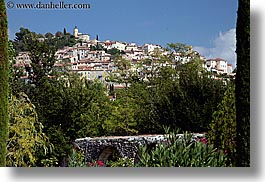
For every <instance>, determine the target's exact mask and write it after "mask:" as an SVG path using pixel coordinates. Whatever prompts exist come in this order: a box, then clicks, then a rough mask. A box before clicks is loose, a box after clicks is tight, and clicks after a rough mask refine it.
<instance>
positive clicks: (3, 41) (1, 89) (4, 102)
mask: <svg viewBox="0 0 265 182" xmlns="http://www.w3.org/2000/svg"><path fill="white" fill-rule="evenodd" d="M7 27H8V25H7V14H6V6H5V1H4V0H1V1H0V32H1V36H0V85H1V86H0V128H1V132H0V166H1V167H4V166H6V157H5V156H6V152H7V139H8V67H9V64H8V31H7Z"/></svg>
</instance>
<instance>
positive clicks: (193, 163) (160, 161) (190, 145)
mask: <svg viewBox="0 0 265 182" xmlns="http://www.w3.org/2000/svg"><path fill="white" fill-rule="evenodd" d="M200 140H201V142H200V141H196V140H194V139H193V137H192V134H187V133H185V134H184V135H183V136H182V137H178V136H176V133H170V134H169V135H168V137H167V143H165V144H161V145H157V146H156V147H155V148H154V150H152V151H151V152H150V153H148V152H147V147H146V146H142V147H140V151H139V162H138V163H137V164H136V166H137V167H224V166H226V161H227V156H226V154H224V152H223V151H222V150H218V149H217V148H215V147H214V146H213V145H209V144H207V143H206V141H207V140H206V139H200Z"/></svg>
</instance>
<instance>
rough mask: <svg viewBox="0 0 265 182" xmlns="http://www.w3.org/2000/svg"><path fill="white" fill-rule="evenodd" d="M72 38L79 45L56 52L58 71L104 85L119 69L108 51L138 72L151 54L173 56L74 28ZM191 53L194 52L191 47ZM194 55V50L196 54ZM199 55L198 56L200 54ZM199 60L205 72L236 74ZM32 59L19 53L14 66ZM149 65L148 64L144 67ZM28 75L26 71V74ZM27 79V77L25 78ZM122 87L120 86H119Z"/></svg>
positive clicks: (224, 66)
mask: <svg viewBox="0 0 265 182" xmlns="http://www.w3.org/2000/svg"><path fill="white" fill-rule="evenodd" d="M73 35H74V36H75V38H76V39H78V40H80V41H78V42H79V43H77V44H75V45H74V46H73V47H64V48H63V49H59V50H57V52H56V53H55V56H56V63H55V65H54V67H55V68H58V69H60V70H62V69H64V70H67V71H70V72H75V73H77V74H78V75H79V76H80V77H81V78H86V79H88V80H95V79H97V80H100V81H102V82H105V80H106V78H107V76H108V75H109V74H110V73H112V72H114V71H115V70H117V67H116V66H115V64H114V59H113V56H112V55H111V54H109V53H107V52H108V51H106V50H110V49H116V50H119V51H121V52H122V53H123V54H121V56H122V58H124V59H125V60H129V61H131V63H132V65H133V66H132V67H131V69H132V70H134V71H137V68H136V65H137V63H138V62H139V61H141V60H144V59H148V58H152V55H153V54H155V53H156V52H160V53H161V54H162V55H167V54H170V53H169V52H168V51H167V50H165V49H164V48H163V47H162V46H161V45H155V44H144V45H142V46H138V45H137V44H135V43H125V42H120V41H110V40H106V41H99V40H97V39H92V40H91V39H90V35H89V34H83V33H80V32H79V31H78V28H77V27H75V28H74V31H73ZM98 45H100V46H101V47H103V48H104V49H103V50H94V49H91V46H98ZM190 51H193V50H192V48H190ZM193 52H194V51H193ZM198 55H199V53H198ZM174 58H175V60H178V61H179V60H181V61H182V62H183V63H187V62H189V61H190V59H192V56H186V57H183V56H181V54H180V53H174ZM200 59H202V60H203V61H204V67H205V69H206V70H208V71H211V72H214V73H216V74H227V75H233V73H232V71H233V68H232V65H231V64H228V63H227V61H226V60H224V59H221V58H215V59H207V60H206V58H205V57H203V56H200ZM30 63H31V61H30V56H29V55H28V53H27V52H20V53H19V54H18V56H17V57H16V64H15V66H18V67H25V66H26V65H27V66H30ZM145 66H147V65H145ZM148 66H149V67H150V65H148ZM25 74H26V72H25ZM25 77H27V75H25ZM118 86H119V85H117V87H118Z"/></svg>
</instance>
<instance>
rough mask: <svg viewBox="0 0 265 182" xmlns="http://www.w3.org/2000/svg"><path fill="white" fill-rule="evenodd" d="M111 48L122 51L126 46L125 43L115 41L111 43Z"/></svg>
mask: <svg viewBox="0 0 265 182" xmlns="http://www.w3.org/2000/svg"><path fill="white" fill-rule="evenodd" d="M111 48H116V49H119V50H120V51H124V50H125V48H126V44H124V43H122V42H117V41H116V42H115V43H113V44H112V45H111Z"/></svg>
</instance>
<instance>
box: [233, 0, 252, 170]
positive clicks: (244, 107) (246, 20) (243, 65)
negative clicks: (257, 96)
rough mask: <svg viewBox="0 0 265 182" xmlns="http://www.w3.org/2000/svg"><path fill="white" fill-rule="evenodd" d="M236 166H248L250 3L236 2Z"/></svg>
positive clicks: (246, 0)
mask: <svg viewBox="0 0 265 182" xmlns="http://www.w3.org/2000/svg"><path fill="white" fill-rule="evenodd" d="M236 37H237V43H236V53H237V73H236V122H237V147H236V149H237V150H236V151H237V164H236V165H237V166H238V167H249V166H250V94H249V93H250V1H249V0H238V11H237V26H236Z"/></svg>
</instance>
